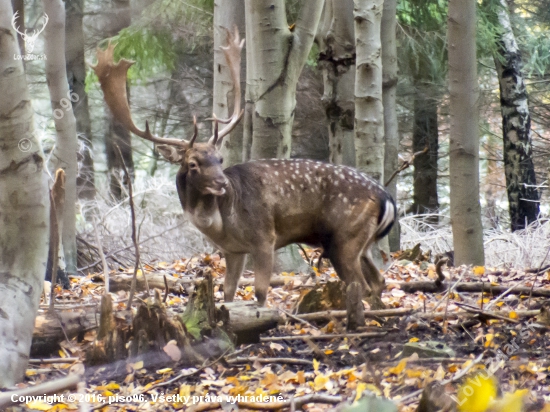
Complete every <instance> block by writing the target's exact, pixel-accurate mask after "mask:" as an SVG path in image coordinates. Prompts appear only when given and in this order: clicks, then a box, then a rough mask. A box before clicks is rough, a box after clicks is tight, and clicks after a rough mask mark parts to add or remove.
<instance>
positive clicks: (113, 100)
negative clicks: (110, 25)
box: [91, 41, 189, 148]
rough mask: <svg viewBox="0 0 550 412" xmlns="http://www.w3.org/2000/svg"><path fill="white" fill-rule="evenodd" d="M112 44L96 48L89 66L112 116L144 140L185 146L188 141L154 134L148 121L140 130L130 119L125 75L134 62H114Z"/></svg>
mask: <svg viewBox="0 0 550 412" xmlns="http://www.w3.org/2000/svg"><path fill="white" fill-rule="evenodd" d="M115 46H116V45H114V44H111V42H110V41H109V44H108V46H107V49H105V50H101V49H99V48H98V49H97V64H96V65H95V66H91V67H92V69H93V70H94V72H95V74H96V75H97V77H98V79H99V83H100V84H101V90H103V96H104V98H105V102H106V103H107V106H109V109H111V112H112V113H113V117H114V118H115V119H116V120H118V121H119V122H120V123H121V124H122V125H123V126H124V127H125V128H126V129H128V130H129V131H131V132H132V133H134V134H135V135H136V136H139V137H141V138H143V139H145V140H149V141H151V142H153V143H157V144H166V145H171V146H179V147H185V148H187V147H188V146H189V142H187V141H185V140H179V139H167V138H162V137H158V136H155V135H153V134H152V133H151V131H150V129H149V123H148V122H145V130H140V129H138V128H137V126H136V125H135V124H134V121H133V120H132V114H131V113H130V106H129V105H128V97H127V95H126V76H127V74H128V69H129V68H130V67H131V66H132V65H133V64H134V62H133V61H130V60H126V59H120V61H119V62H118V63H116V64H115V63H114V61H113V54H114V49H115Z"/></svg>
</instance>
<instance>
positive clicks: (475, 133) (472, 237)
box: [447, 0, 485, 266]
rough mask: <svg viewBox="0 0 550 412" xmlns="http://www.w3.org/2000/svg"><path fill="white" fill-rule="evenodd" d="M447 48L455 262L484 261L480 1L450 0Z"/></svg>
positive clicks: (476, 263) (477, 262) (457, 263)
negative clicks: (478, 49) (478, 46)
mask: <svg viewBox="0 0 550 412" xmlns="http://www.w3.org/2000/svg"><path fill="white" fill-rule="evenodd" d="M448 13H449V16H448V28H447V30H448V34H447V45H448V46H447V47H448V54H449V92H450V113H451V125H450V148H449V158H450V175H451V176H450V187H451V195H450V200H451V224H452V229H453V243H454V252H455V253H454V259H455V265H456V266H458V265H461V264H474V265H483V264H484V260H485V255H484V251H483V228H482V226H481V207H480V204H479V130H478V118H479V108H478V97H479V88H478V83H477V66H476V64H477V60H476V35H475V29H476V2H475V0H450V1H449V11H448Z"/></svg>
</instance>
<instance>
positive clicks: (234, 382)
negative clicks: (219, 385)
mask: <svg viewBox="0 0 550 412" xmlns="http://www.w3.org/2000/svg"><path fill="white" fill-rule="evenodd" d="M225 383H228V384H230V385H235V386H237V385H238V384H239V380H238V379H237V378H236V377H235V376H230V377H229V378H226V379H225Z"/></svg>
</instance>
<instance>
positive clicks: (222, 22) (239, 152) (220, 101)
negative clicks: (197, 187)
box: [214, 0, 246, 167]
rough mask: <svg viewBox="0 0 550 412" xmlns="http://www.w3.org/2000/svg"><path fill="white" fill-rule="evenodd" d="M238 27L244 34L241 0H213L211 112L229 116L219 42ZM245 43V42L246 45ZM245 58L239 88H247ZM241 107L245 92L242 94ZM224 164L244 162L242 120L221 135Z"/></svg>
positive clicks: (229, 90) (227, 78) (229, 86)
mask: <svg viewBox="0 0 550 412" xmlns="http://www.w3.org/2000/svg"><path fill="white" fill-rule="evenodd" d="M235 26H237V27H238V28H239V33H240V35H241V38H244V37H245V30H246V29H245V17H244V0H216V1H215V2H214V113H215V114H216V116H218V117H219V118H228V117H229V116H230V115H231V113H233V82H232V80H231V72H230V70H229V67H228V66H227V62H226V61H225V56H224V54H223V52H222V50H221V48H220V47H221V46H225V42H226V38H227V35H226V32H227V31H228V30H230V31H233V29H234V27H235ZM245 47H246V45H245ZM245 73H246V59H241V90H246V75H245ZM241 104H242V106H241V107H244V95H243V97H242V102H241ZM220 151H221V154H222V156H223V159H224V160H223V164H224V166H225V167H228V166H232V165H235V164H238V163H242V162H243V156H244V153H243V123H242V122H241V123H239V124H238V125H237V127H236V128H235V129H234V130H233V131H232V132H231V134H229V135H228V136H226V137H224V139H223V141H222V146H221V148H220Z"/></svg>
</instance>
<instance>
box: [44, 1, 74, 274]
mask: <svg viewBox="0 0 550 412" xmlns="http://www.w3.org/2000/svg"><path fill="white" fill-rule="evenodd" d="M43 5H44V12H45V13H46V14H47V15H48V16H49V17H50V20H49V22H48V24H47V26H46V29H45V30H44V38H45V45H44V51H45V54H46V56H47V60H46V79H47V83H48V89H49V91H50V102H51V106H52V110H53V117H54V122H55V130H56V132H57V141H56V145H55V149H54V152H53V156H52V159H53V163H54V165H55V169H59V168H61V169H63V170H64V171H65V175H66V183H65V205H67V206H66V207H65V211H64V213H63V222H62V226H63V230H62V232H61V233H62V238H63V242H62V243H63V255H64V257H65V265H66V272H67V273H68V274H75V273H76V209H75V208H76V201H77V198H76V174H77V161H76V152H77V150H78V141H77V137H76V120H75V117H74V113H73V109H72V105H71V94H70V91H69V86H68V81H67V72H66V63H65V48H64V45H65V8H64V5H63V2H62V1H61V0H43ZM60 226H61V222H60Z"/></svg>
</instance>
